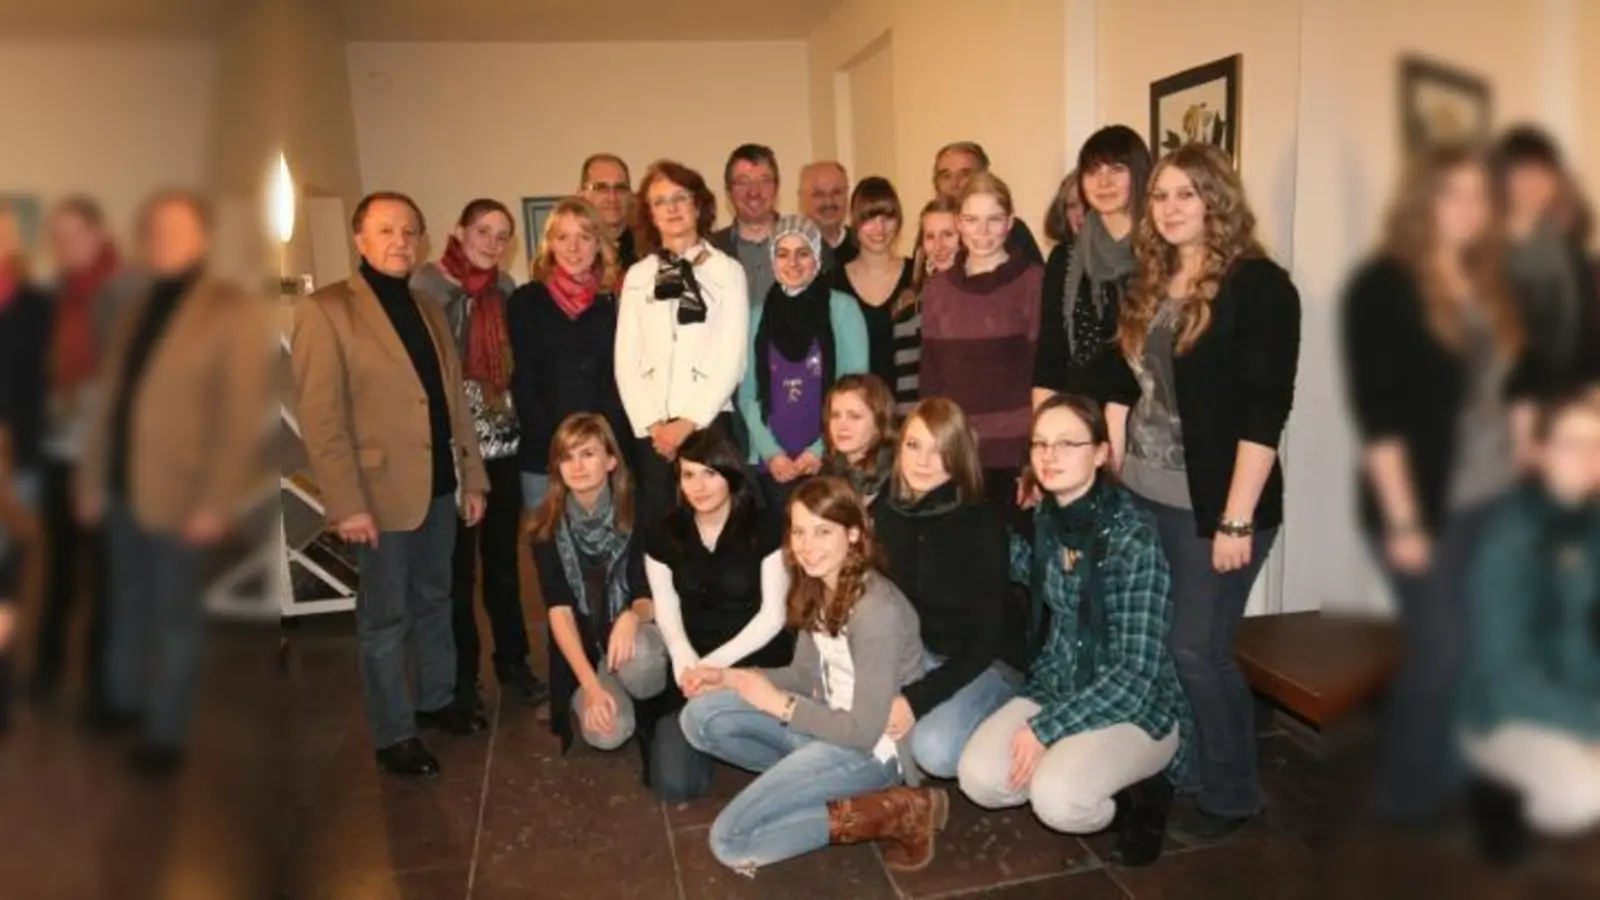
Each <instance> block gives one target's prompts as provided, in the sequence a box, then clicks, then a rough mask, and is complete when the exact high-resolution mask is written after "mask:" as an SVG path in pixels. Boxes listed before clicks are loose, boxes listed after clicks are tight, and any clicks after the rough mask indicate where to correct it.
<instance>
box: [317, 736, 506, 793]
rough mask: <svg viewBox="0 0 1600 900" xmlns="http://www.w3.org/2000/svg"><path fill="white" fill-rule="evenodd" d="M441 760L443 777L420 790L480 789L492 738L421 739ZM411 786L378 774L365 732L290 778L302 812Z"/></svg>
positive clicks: (342, 743) (439, 737)
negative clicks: (440, 786) (310, 805)
mask: <svg viewBox="0 0 1600 900" xmlns="http://www.w3.org/2000/svg"><path fill="white" fill-rule="evenodd" d="M420 737H421V739H422V742H423V743H424V744H425V745H426V746H427V748H428V751H429V752H430V753H432V754H433V755H434V757H435V758H437V759H438V760H439V775H438V777H437V778H435V779H432V780H430V781H424V782H416V783H418V784H440V783H445V784H452V785H481V784H482V783H483V776H484V768H485V766H486V765H487V764H488V755H489V744H490V740H491V737H490V733H489V732H487V731H485V732H480V733H479V734H476V735H473V736H472V737H456V736H455V735H443V734H438V733H436V732H425V733H423V734H422V735H420ZM407 784H409V782H407V781H405V780H404V779H399V778H395V777H394V776H392V775H386V774H384V773H382V772H380V771H378V765H377V761H376V760H375V759H374V757H373V747H372V741H371V739H370V738H369V737H368V736H367V731H366V729H365V728H361V729H360V730H359V731H354V732H351V733H349V734H347V735H346V736H345V737H344V739H343V740H342V741H340V743H339V744H338V746H337V747H336V748H335V749H334V750H333V751H332V752H331V753H328V754H327V755H326V756H325V757H323V758H322V759H321V760H320V762H317V761H312V762H309V763H308V764H307V765H306V766H305V767H304V768H302V769H301V770H300V771H297V772H294V773H293V774H292V776H291V777H290V778H289V790H290V802H291V803H293V804H295V805H299V806H303V805H305V804H308V803H322V802H325V801H327V800H328V799H329V798H333V797H342V796H348V795H363V794H381V793H384V792H385V791H388V790H390V789H391V788H394V787H396V786H402V787H403V786H405V785H407Z"/></svg>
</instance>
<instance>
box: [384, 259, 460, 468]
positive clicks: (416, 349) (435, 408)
mask: <svg viewBox="0 0 1600 900" xmlns="http://www.w3.org/2000/svg"><path fill="white" fill-rule="evenodd" d="M361 277H362V278H364V279H366V282H367V284H368V285H370V286H371V287H372V292H373V293H374V294H377V295H378V304H379V305H380V306H382V307H383V311H384V313H385V314H386V315H388V317H389V324H391V325H393V326H394V330H395V333H396V334H397V335H399V336H400V343H401V344H402V345H403V346H404V347H405V348H406V355H407V356H409V357H411V367H412V368H413V369H415V370H416V372H417V380H418V381H421V382H422V390H423V391H424V392H426V393H427V395H428V432H429V440H430V441H431V443H432V447H433V496H435V497H439V496H442V495H444V494H449V493H452V492H454V491H455V489H456V467H455V459H454V457H453V456H452V455H451V452H450V405H449V404H448V403H447V402H445V395H444V370H443V368H442V367H441V366H440V363H439V354H438V351H436V350H435V349H434V346H433V336H432V335H431V334H430V333H429V332H428V323H427V322H426V321H425V320H424V319H423V318H422V310H420V309H418V308H417V302H416V301H415V300H413V299H412V298H411V283H410V281H409V279H406V278H396V277H394V276H393V275H385V274H384V273H382V272H379V271H378V270H377V269H375V268H373V267H372V265H371V264H369V263H368V262H367V261H366V260H365V259H363V260H362V261H361Z"/></svg>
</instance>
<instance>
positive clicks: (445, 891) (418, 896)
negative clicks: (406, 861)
mask: <svg viewBox="0 0 1600 900" xmlns="http://www.w3.org/2000/svg"><path fill="white" fill-rule="evenodd" d="M467 871H468V870H467V869H466V868H461V867H456V868H449V869H434V870H431V871H427V872H406V873H403V874H395V873H393V872H385V871H383V870H381V869H365V870H358V869H348V870H343V871H337V872H330V873H329V874H328V876H327V877H326V879H325V880H322V881H319V882H318V883H315V884H309V885H306V886H304V887H302V888H298V889H297V892H296V893H293V894H291V896H293V897H294V898H295V900H465V898H466V896H467V877H468V875H467Z"/></svg>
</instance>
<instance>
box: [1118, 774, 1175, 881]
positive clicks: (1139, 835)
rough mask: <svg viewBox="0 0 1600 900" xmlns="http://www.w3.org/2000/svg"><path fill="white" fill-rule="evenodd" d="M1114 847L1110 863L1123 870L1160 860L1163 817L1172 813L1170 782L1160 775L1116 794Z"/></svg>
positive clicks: (1164, 827)
mask: <svg viewBox="0 0 1600 900" xmlns="http://www.w3.org/2000/svg"><path fill="white" fill-rule="evenodd" d="M1116 803H1117V817H1116V819H1115V820H1113V822H1112V827H1113V828H1115V829H1116V830H1117V844H1116V846H1115V847H1113V848H1112V850H1111V862H1112V864H1114V865H1118V866H1123V867H1125V868H1130V869H1133V868H1138V867H1140V866H1148V865H1150V864H1151V863H1153V862H1155V861H1156V860H1158V859H1160V858H1161V843H1162V840H1163V838H1165V837H1166V834H1167V813H1168V812H1169V811H1170V810H1171V809H1172V782H1170V781H1168V780H1167V776H1166V775H1165V774H1164V773H1158V774H1156V775H1152V776H1150V777H1149V778H1146V779H1145V780H1143V781H1141V782H1139V783H1137V784H1134V785H1130V786H1129V787H1127V788H1124V789H1123V790H1121V791H1119V792H1118V793H1117V797H1116Z"/></svg>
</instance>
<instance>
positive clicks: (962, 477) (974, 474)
mask: <svg viewBox="0 0 1600 900" xmlns="http://www.w3.org/2000/svg"><path fill="white" fill-rule="evenodd" d="M912 419H916V420H918V421H920V422H922V426H923V427H924V428H926V429H928V433H929V434H932V435H933V440H934V443H936V444H938V445H939V458H940V459H942V460H943V461H944V470H945V471H946V472H948V473H950V480H951V481H954V482H955V483H956V499H957V500H959V501H960V502H962V503H975V502H977V501H979V500H982V499H983V466H982V465H980V464H979V462H978V432H977V431H976V430H975V429H973V427H972V423H971V422H969V421H968V420H967V414H966V411H964V410H963V409H962V408H961V407H960V405H958V404H957V403H956V402H955V401H954V400H951V399H950V398H948V397H929V398H927V399H926V400H922V401H920V402H918V403H917V405H916V406H913V407H912V408H911V412H908V413H906V419H905V423H904V424H903V425H901V426H900V443H901V445H902V446H903V445H904V443H905V439H906V432H907V431H909V430H910V429H911V420H912ZM894 491H895V493H896V494H897V495H898V496H905V491H906V482H905V477H904V476H903V475H901V474H900V450H899V449H898V448H897V449H896V450H895V454H894Z"/></svg>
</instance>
